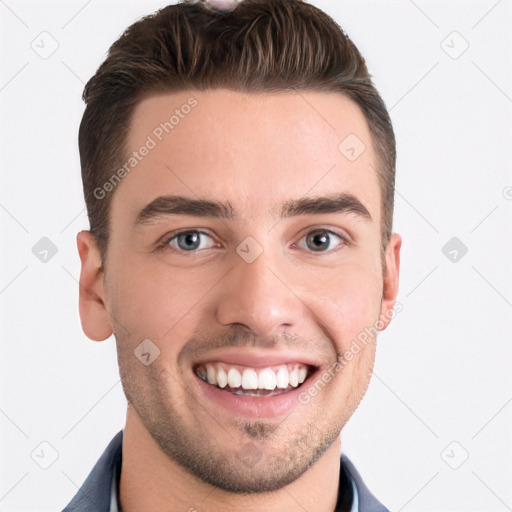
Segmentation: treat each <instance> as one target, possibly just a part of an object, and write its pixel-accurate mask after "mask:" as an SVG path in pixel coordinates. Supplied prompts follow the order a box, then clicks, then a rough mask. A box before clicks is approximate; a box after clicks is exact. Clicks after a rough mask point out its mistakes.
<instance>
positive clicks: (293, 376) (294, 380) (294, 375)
mask: <svg viewBox="0 0 512 512" xmlns="http://www.w3.org/2000/svg"><path fill="white" fill-rule="evenodd" d="M290 384H291V385H292V386H293V387H294V388H296V387H297V386H298V385H299V372H298V371H297V368H294V369H293V370H292V371H291V372H290Z"/></svg>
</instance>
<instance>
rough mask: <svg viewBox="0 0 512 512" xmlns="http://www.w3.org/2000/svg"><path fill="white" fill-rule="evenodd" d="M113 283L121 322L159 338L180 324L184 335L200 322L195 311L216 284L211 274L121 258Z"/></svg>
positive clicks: (171, 335) (171, 334)
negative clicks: (197, 320)
mask: <svg viewBox="0 0 512 512" xmlns="http://www.w3.org/2000/svg"><path fill="white" fill-rule="evenodd" d="M112 274H113V275H115V276H116V277H115V282H114V283H112V284H111V288H112V291H113V293H112V294H111V296H112V300H113V304H112V311H115V316H116V318H117V319H118V320H119V322H121V323H123V325H124V326H125V327H126V328H127V329H128V330H129V331H130V332H131V333H132V334H135V333H137V335H140V336H142V337H143V338H150V339H151V338H154V339H155V340H159V339H162V338H164V337H165V336H170V337H173V330H175V329H177V328H178V327H179V332H180V337H182V338H186V336H187V333H189V331H190V332H191V331H192V330H193V329H194V326H195V324H196V323H197V322H196V321H195V320H194V318H195V316H196V315H195V313H196V312H197V311H198V310H199V309H198V308H200V307H201V301H202V299H203V298H204V297H205V296H206V294H207V293H208V290H209V289H210V288H211V287H212V285H213V283H210V281H211V277H210V278H209V277H208V275H204V276H203V275H201V273H199V274H198V273H191V272H187V271H186V270H183V269H177V268H173V267H171V266H169V265H164V264H162V263H161V262H158V261H157V262H155V263H154V264H153V265H148V264H147V262H146V263H145V264H144V263H143V262H139V263H137V262H134V261H132V262H129V261H128V260H124V261H120V262H119V263H118V264H117V265H116V268H115V269H112Z"/></svg>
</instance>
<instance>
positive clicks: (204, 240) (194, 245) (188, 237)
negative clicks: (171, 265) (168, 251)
mask: <svg viewBox="0 0 512 512" xmlns="http://www.w3.org/2000/svg"><path fill="white" fill-rule="evenodd" d="M208 241H210V244H209V243H208ZM164 245H170V246H171V247H172V248H173V249H176V250H178V251H187V252H191V251H197V250H199V249H208V248H209V247H213V245H215V242H214V241H213V240H212V238H211V237H210V236H209V235H207V234H206V233H203V232H202V231H195V230H192V231H182V232H181V233H178V234H176V235H174V236H173V237H172V238H169V239H168V240H167V241H166V242H165V244H164Z"/></svg>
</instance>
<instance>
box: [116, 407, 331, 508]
mask: <svg viewBox="0 0 512 512" xmlns="http://www.w3.org/2000/svg"><path fill="white" fill-rule="evenodd" d="M122 450H123V452H122V453H123V460H122V469H121V478H120V485H119V494H120V497H119V500H120V507H121V509H122V510H123V512H140V511H143V510H151V511H152V512H164V511H168V510H183V511H195V510H196V509H197V510H208V512H221V511H222V512H232V511H239V510H247V511H251V512H260V511H261V512H262V511H265V512H274V511H276V512H277V511H279V512H282V511H283V510H294V509H301V508H302V509H305V510H315V511H317V512H332V511H333V510H334V509H335V506H336V501H337V497H338V482H339V472H340V453H341V440H340V437H339V436H338V437H337V438H336V440H335V441H334V442H333V443H332V444H331V446H330V447H329V448H328V449H327V450H326V451H325V452H324V454H323V455H322V456H321V457H320V458H319V459H318V460H317V461H316V462H315V464H313V466H311V467H310V468H309V469H307V470H306V471H305V472H304V473H303V474H302V475H301V476H300V477H299V478H298V479H297V480H295V481H294V482H292V483H291V484H289V485H287V486H285V487H283V488H281V489H279V490H277V491H274V492H271V493H255V494H249V495H247V494H245V495H244V494H237V493H232V492H228V491H225V490H223V489H219V488H217V487H214V486H212V485H210V484H208V483H206V482H203V481H202V480H200V479H198V478H197V477H195V476H194V475H191V474H190V473H189V472H188V471H187V470H185V469H184V468H183V467H181V466H180V465H178V464H177V463H176V462H175V461H173V460H171V459H170V458H169V457H167V455H166V454H165V453H164V452H163V451H162V450H161V449H160V447H159V446H158V444H157V443H156V441H155V440H154V439H153V438H152V437H151V435H150V434H149V432H148V431H147V430H146V428H145V427H144V425H143V424H142V422H141V421H140V418H139V417H138V416H137V414H135V413H134V411H133V410H131V408H130V407H128V413H127V417H126V426H125V428H124V433H123V447H122ZM196 512H197V511H196Z"/></svg>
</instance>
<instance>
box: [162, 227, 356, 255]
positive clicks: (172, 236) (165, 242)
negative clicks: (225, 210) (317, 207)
mask: <svg viewBox="0 0 512 512" xmlns="http://www.w3.org/2000/svg"><path fill="white" fill-rule="evenodd" d="M186 233H198V234H200V235H206V236H208V237H210V238H212V239H213V237H212V236H211V235H210V234H209V233H207V232H206V231H201V230H200V229H184V230H181V231H177V232H175V233H171V234H170V235H169V236H167V237H165V238H164V240H163V241H162V243H161V244H159V246H158V247H157V249H159V250H162V251H171V252H174V253H177V254H182V255H187V256H193V255H195V254H198V253H199V252H200V251H204V250H205V249H196V250H191V251H185V250H181V249H175V248H174V247H172V246H170V245H169V243H170V242H171V240H174V239H175V238H177V237H178V236H180V235H183V234H186ZM314 233H327V234H329V235H335V236H337V237H338V238H340V240H341V243H340V247H338V248H335V249H331V250H328V251H318V253H317V254H332V253H333V252H336V251H338V250H339V249H340V248H343V247H344V246H348V247H350V246H352V245H353V242H352V241H351V240H350V239H349V238H348V237H347V236H345V235H343V234H341V233H339V232H336V231H334V230H332V229H327V228H322V227H318V228H314V229H311V230H310V231H308V232H307V233H305V234H304V235H303V236H301V237H300V240H302V239H303V238H305V237H306V236H308V235H311V234H314ZM293 246H294V247H297V244H295V243H294V244H293ZM306 250H307V249H306ZM308 252H310V253H312V254H315V251H312V250H310V251H308Z"/></svg>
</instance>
